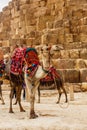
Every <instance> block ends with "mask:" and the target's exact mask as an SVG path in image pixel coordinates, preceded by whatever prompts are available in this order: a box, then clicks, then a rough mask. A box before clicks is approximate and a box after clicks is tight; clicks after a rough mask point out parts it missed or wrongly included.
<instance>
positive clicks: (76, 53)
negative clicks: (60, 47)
mask: <svg viewBox="0 0 87 130" xmlns="http://www.w3.org/2000/svg"><path fill="white" fill-rule="evenodd" d="M69 54H70V58H72V59H77V58H80V57H79V54H80V53H79V50H76V49H73V50H70V51H69Z"/></svg>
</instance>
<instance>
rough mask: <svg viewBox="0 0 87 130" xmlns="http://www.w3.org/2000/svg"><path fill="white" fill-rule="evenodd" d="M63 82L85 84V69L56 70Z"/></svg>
mask: <svg viewBox="0 0 87 130" xmlns="http://www.w3.org/2000/svg"><path fill="white" fill-rule="evenodd" d="M57 71H58V73H59V75H60V77H62V78H63V80H64V82H68V83H83V82H87V69H80V70H78V69H59V70H58V69H57Z"/></svg>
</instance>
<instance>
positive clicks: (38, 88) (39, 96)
mask: <svg viewBox="0 0 87 130" xmlns="http://www.w3.org/2000/svg"><path fill="white" fill-rule="evenodd" d="M38 103H40V86H38Z"/></svg>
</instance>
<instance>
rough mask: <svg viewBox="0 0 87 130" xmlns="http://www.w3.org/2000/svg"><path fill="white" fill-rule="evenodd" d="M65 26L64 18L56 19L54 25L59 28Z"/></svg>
mask: <svg viewBox="0 0 87 130" xmlns="http://www.w3.org/2000/svg"><path fill="white" fill-rule="evenodd" d="M62 26H63V21H62V20H56V21H55V22H54V27H55V28H58V27H62Z"/></svg>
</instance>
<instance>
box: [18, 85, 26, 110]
mask: <svg viewBox="0 0 87 130" xmlns="http://www.w3.org/2000/svg"><path fill="white" fill-rule="evenodd" d="M21 92H22V87H21V86H19V87H18V91H17V101H18V104H19V107H20V112H25V110H24V109H23V107H22V105H21Z"/></svg>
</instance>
